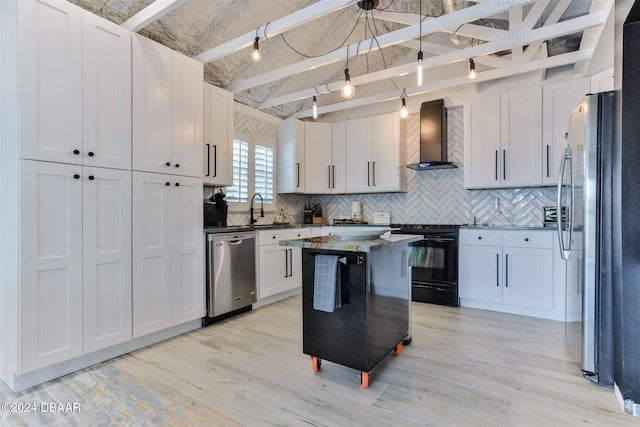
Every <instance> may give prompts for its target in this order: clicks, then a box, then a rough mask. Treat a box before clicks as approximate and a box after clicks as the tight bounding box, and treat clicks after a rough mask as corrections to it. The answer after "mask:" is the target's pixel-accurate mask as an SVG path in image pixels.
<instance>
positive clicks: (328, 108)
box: [290, 49, 593, 119]
mask: <svg viewBox="0 0 640 427" xmlns="http://www.w3.org/2000/svg"><path fill="white" fill-rule="evenodd" d="M591 55H593V51H592V50H591V49H585V50H578V51H574V52H568V53H564V54H562V55H556V56H552V57H550V58H544V59H536V60H533V61H530V62H528V63H527V64H525V65H524V66H522V65H518V66H513V65H512V66H509V67H507V68H501V69H496V70H489V71H482V72H479V73H477V75H476V79H475V80H474V84H477V83H478V82H483V81H490V80H496V79H501V78H505V77H510V76H515V75H520V74H525V73H530V72H532V71H538V70H542V69H547V68H554V67H560V66H563V65H568V64H572V63H575V62H577V61H582V60H585V59H587V58H589V57H590V56H591ZM468 84H471V83H470V81H469V79H468V78H467V77H466V76H460V77H454V78H452V79H447V80H441V81H437V82H433V83H427V84H424V85H422V86H421V87H415V88H410V89H406V93H407V96H414V95H423V94H426V93H430V92H435V91H437V90H443V89H449V88H453V87H458V86H464V85H468ZM399 97H400V95H399V93H398V92H397V91H393V92H387V93H381V94H376V95H371V96H367V97H364V98H357V99H352V100H349V101H345V102H340V103H338V104H331V105H325V106H320V107H318V114H327V113H333V112H336V111H342V110H346V109H349V108H356V107H363V106H367V105H371V104H377V103H380V102H385V101H391V100H396V101H397V100H399ZM312 114H313V111H312V110H304V111H300V112H298V113H296V114H293V115H291V116H290V117H292V118H298V119H301V118H306V117H311V116H312Z"/></svg>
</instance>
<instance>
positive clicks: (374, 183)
mask: <svg viewBox="0 0 640 427" xmlns="http://www.w3.org/2000/svg"><path fill="white" fill-rule="evenodd" d="M373 186H374V187H375V186H376V162H373Z"/></svg>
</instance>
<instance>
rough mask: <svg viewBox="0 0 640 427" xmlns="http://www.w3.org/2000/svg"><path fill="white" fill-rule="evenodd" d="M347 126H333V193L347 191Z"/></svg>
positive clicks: (340, 124)
mask: <svg viewBox="0 0 640 427" xmlns="http://www.w3.org/2000/svg"><path fill="white" fill-rule="evenodd" d="M346 156H347V124H346V123H345V122H338V123H332V124H331V190H332V192H333V193H344V192H346V191H347V184H346V179H347V177H346V171H347V158H346Z"/></svg>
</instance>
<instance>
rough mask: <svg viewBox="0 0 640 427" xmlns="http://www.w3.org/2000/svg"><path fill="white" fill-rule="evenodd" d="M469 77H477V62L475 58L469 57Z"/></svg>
mask: <svg viewBox="0 0 640 427" xmlns="http://www.w3.org/2000/svg"><path fill="white" fill-rule="evenodd" d="M469 78H470V79H471V80H473V79H475V78H476V63H475V62H474V61H473V58H469Z"/></svg>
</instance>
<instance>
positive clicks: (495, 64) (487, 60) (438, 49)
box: [401, 33, 511, 68]
mask: <svg viewBox="0 0 640 427" xmlns="http://www.w3.org/2000/svg"><path fill="white" fill-rule="evenodd" d="M505 35H506V33H505ZM401 45H402V46H404V47H408V48H409V49H414V50H416V51H417V50H418V49H419V48H420V42H419V41H418V40H409V41H407V42H404V43H401ZM422 50H423V52H425V53H433V54H435V55H444V54H446V53H450V52H454V51H459V50H460V49H459V48H456V47H451V46H444V45H441V44H438V43H432V42H422ZM473 60H474V61H475V62H476V64H482V65H486V66H487V67H491V68H499V67H506V66H507V65H509V64H510V63H511V60H509V59H505V58H504V57H498V56H493V55H484V56H477V57H474V58H473Z"/></svg>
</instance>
